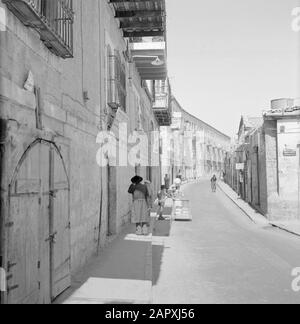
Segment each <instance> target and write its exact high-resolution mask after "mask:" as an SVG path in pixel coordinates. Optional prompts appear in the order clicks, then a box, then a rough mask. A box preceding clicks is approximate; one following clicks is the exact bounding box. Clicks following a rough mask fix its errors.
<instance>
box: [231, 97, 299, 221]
mask: <svg viewBox="0 0 300 324" xmlns="http://www.w3.org/2000/svg"><path fill="white" fill-rule="evenodd" d="M299 111H300V108H299V105H298V101H297V100H292V99H278V100H273V101H272V103H271V109H269V110H267V111H266V112H265V113H264V115H263V116H262V117H261V118H255V121H259V122H257V123H252V126H251V127H248V128H246V132H245V133H244V132H239V134H242V133H243V134H244V135H243V136H242V137H239V142H238V144H237V145H236V146H235V147H234V149H233V151H232V153H231V154H230V155H228V156H227V158H226V163H225V164H226V178H225V181H226V182H227V183H228V184H229V185H230V186H231V187H232V188H233V189H234V190H236V191H237V192H238V193H239V194H240V195H241V197H242V198H243V199H244V200H245V201H247V202H248V203H249V204H250V205H251V206H252V207H254V208H255V209H256V210H258V211H259V212H260V213H262V214H263V215H265V216H266V217H267V218H268V219H269V220H270V221H297V220H300V209H299V208H300V190H299V189H300V187H299V184H300V178H299V174H300V166H299V161H300V159H299V155H300V151H299V147H300V128H299V125H300V121H299V120H300V119H299V116H300V114H299ZM247 125H249V123H248V124H247ZM241 126H242V127H244V126H245V123H244V121H243V119H242V122H241V125H240V130H241ZM237 166H241V167H237Z"/></svg>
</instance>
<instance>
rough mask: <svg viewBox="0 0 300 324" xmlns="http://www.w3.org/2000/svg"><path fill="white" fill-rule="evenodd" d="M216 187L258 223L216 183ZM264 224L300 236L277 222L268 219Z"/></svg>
mask: <svg viewBox="0 0 300 324" xmlns="http://www.w3.org/2000/svg"><path fill="white" fill-rule="evenodd" d="M218 188H219V189H220V190H221V191H222V192H223V193H224V194H225V195H226V196H227V197H228V198H229V199H230V200H231V201H232V202H233V203H234V204H235V205H236V206H237V207H238V208H239V209H240V210H241V211H242V212H243V213H244V214H245V215H246V216H247V217H248V218H249V219H250V220H251V221H252V222H253V223H254V224H256V225H259V224H258V223H257V222H256V221H255V220H254V219H253V218H252V217H251V216H250V215H249V214H248V213H247V212H246V211H245V210H244V209H243V208H242V207H241V206H240V205H239V204H237V202H236V201H235V200H234V199H233V198H232V197H230V195H228V194H227V192H226V191H225V190H224V189H223V188H222V187H221V186H220V185H219V184H218ZM266 225H270V226H272V227H275V228H278V229H280V230H282V231H285V232H287V233H289V234H292V235H296V236H298V237H300V234H299V233H297V232H294V231H292V230H289V229H287V228H285V227H284V226H280V225H278V224H274V223H272V222H270V221H268V220H266Z"/></svg>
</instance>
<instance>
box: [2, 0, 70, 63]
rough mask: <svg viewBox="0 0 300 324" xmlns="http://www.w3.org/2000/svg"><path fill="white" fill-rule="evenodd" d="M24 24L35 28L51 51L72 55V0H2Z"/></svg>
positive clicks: (58, 54)
mask: <svg viewBox="0 0 300 324" xmlns="http://www.w3.org/2000/svg"><path fill="white" fill-rule="evenodd" d="M3 2H4V3H5V4H6V5H7V7H8V8H9V9H10V10H11V11H12V12H13V13H14V14H15V16H17V17H18V18H19V19H20V20H21V21H22V22H23V23H24V25H25V26H29V27H32V28H35V29H36V30H37V32H38V33H39V34H40V36H41V39H42V40H43V42H44V43H45V45H46V46H47V47H48V48H49V50H50V51H51V52H53V53H54V54H55V55H57V56H60V57H62V58H70V57H73V22H74V13H73V0H3Z"/></svg>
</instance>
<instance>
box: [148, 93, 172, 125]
mask: <svg viewBox="0 0 300 324" xmlns="http://www.w3.org/2000/svg"><path fill="white" fill-rule="evenodd" d="M153 111H154V114H155V117H156V119H157V121H158V124H159V126H170V125H171V123H172V112H171V109H170V106H169V99H168V94H157V95H156V98H155V101H154V104H153Z"/></svg>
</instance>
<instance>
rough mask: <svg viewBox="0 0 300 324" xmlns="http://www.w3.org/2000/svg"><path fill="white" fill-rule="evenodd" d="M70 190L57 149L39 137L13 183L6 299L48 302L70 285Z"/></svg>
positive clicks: (25, 153) (14, 175) (8, 229)
mask: <svg viewBox="0 0 300 324" xmlns="http://www.w3.org/2000/svg"><path fill="white" fill-rule="evenodd" d="M69 193H70V186H69V179H68V175H67V172H66V168H65V164H64V161H63V158H62V156H61V154H60V152H59V150H58V148H57V147H56V145H55V144H54V143H52V142H48V141H45V140H42V139H38V140H35V141H34V142H33V143H32V144H31V145H30V146H29V147H28V148H27V150H26V151H25V152H24V154H23V156H22V158H21V159H20V161H19V163H18V165H17V167H16V169H15V171H14V174H13V178H12V180H11V182H10V185H9V193H8V194H9V201H8V204H9V206H8V211H9V215H8V217H9V219H8V222H7V243H8V245H7V260H8V262H7V301H8V303H10V304H11V303H12V304H15V303H18V304H19V303H50V302H51V301H52V300H53V299H55V298H56V297H57V296H58V295H59V294H61V293H62V292H63V291H64V290H65V289H66V288H68V287H69V286H70V282H71V279H70V264H71V262H70V261H71V259H70V228H71V224H70V207H69V206H70V202H69V201H70V199H69Z"/></svg>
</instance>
